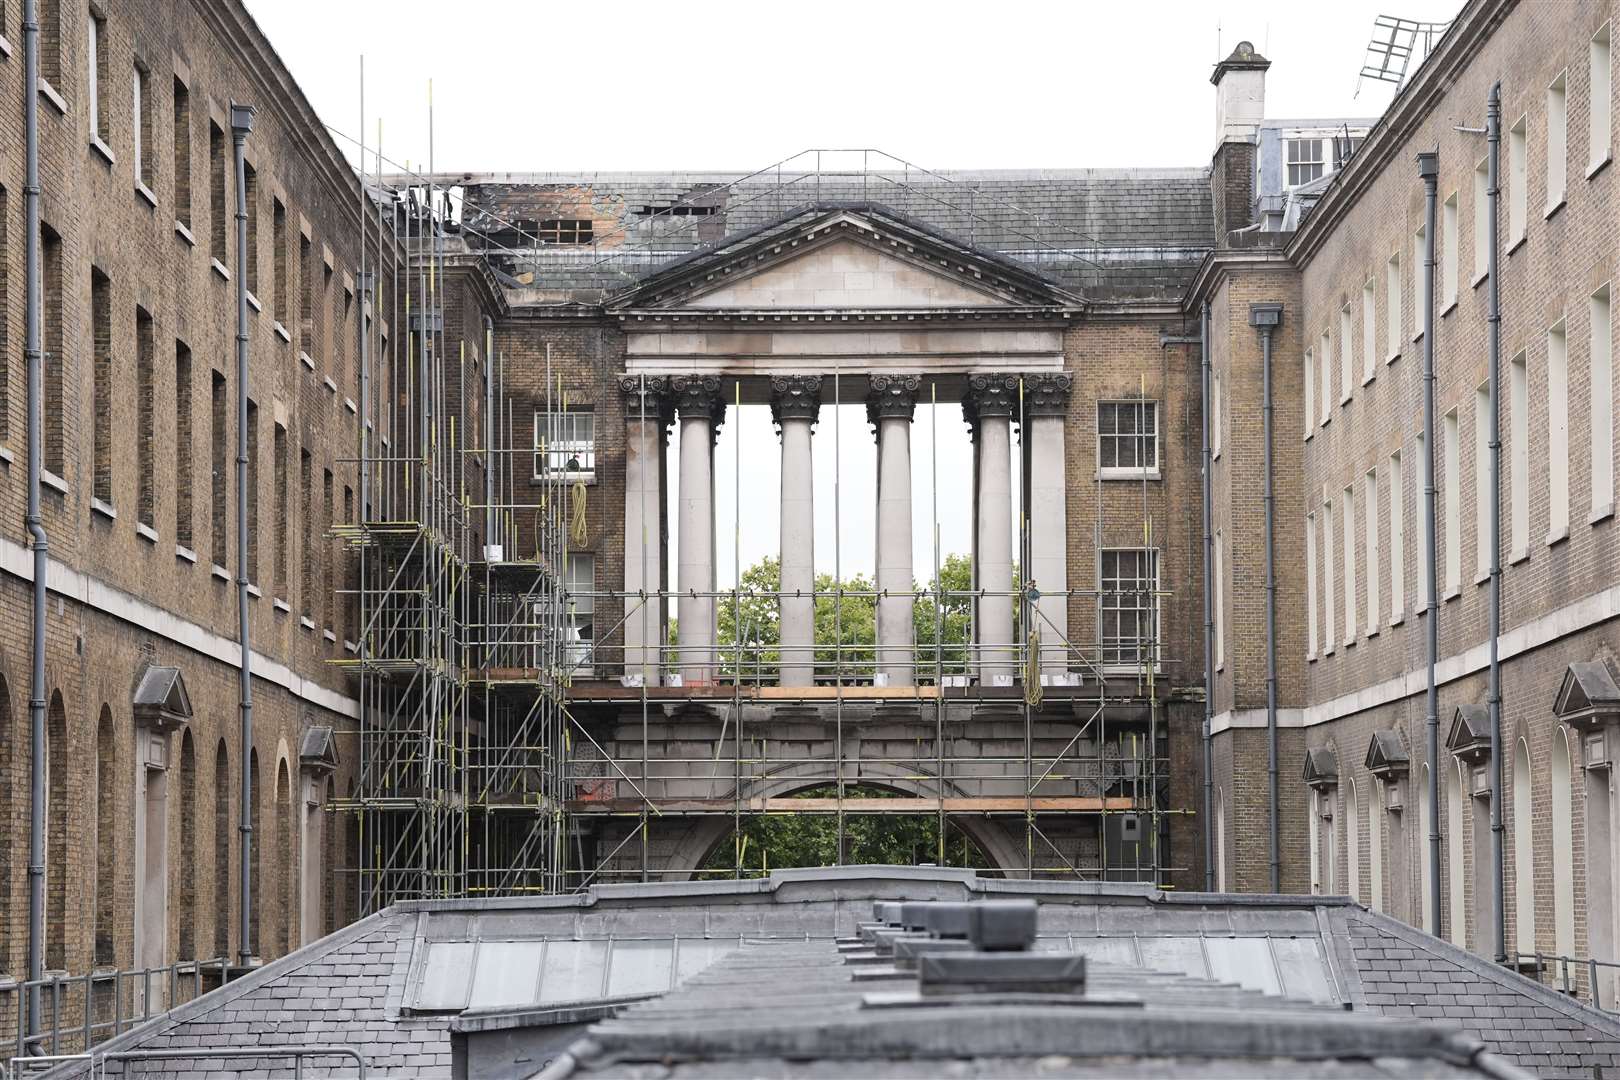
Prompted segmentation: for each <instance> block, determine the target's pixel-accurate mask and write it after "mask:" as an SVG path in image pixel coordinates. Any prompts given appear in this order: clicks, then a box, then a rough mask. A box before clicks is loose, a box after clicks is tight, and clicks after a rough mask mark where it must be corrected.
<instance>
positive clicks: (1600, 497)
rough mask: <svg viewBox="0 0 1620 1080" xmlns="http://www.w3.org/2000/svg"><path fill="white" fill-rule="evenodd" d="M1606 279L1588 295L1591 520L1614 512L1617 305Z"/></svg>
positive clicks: (1599, 518)
mask: <svg viewBox="0 0 1620 1080" xmlns="http://www.w3.org/2000/svg"><path fill="white" fill-rule="evenodd" d="M1613 295H1614V294H1613V292H1612V291H1611V290H1610V288H1609V285H1608V283H1607V282H1605V283H1604V284H1603V285H1602V286H1601V287H1600V288H1599V289H1598V290H1597V291H1596V292H1594V293H1593V294H1592V295H1591V296H1590V297H1588V298H1587V308H1588V311H1589V312H1590V322H1589V323H1588V326H1589V328H1590V329H1589V330H1588V334H1589V337H1588V339H1587V340H1588V344H1589V347H1588V352H1587V355H1588V356H1589V357H1590V358H1591V376H1590V378H1589V386H1590V390H1589V392H1588V394H1587V397H1588V399H1589V400H1590V403H1591V413H1592V415H1591V420H1590V428H1591V433H1592V473H1591V475H1592V503H1591V513H1590V515H1589V516H1588V518H1587V520H1588V522H1592V523H1595V522H1597V521H1600V520H1602V519H1603V518H1606V517H1608V516H1610V515H1611V514H1613V513H1614V305H1613V303H1612V298H1613Z"/></svg>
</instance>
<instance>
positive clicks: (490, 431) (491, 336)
mask: <svg viewBox="0 0 1620 1080" xmlns="http://www.w3.org/2000/svg"><path fill="white" fill-rule="evenodd" d="M494 543H495V320H494V319H492V318H490V317H489V316H488V315H485V316H484V558H486V559H487V558H489V547H490V545H492V544H494ZM503 556H504V553H503Z"/></svg>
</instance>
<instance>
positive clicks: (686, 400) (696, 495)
mask: <svg viewBox="0 0 1620 1080" xmlns="http://www.w3.org/2000/svg"><path fill="white" fill-rule="evenodd" d="M671 383H672V386H673V388H674V391H675V398H676V408H677V410H678V411H679V414H680V425H681V454H680V458H681V486H680V490H679V502H678V507H679V518H680V525H679V533H678V535H679V537H680V556H679V565H678V566H677V567H676V571H677V580H676V584H677V587H678V588H679V590H680V601H679V603H678V604H677V605H676V612H677V615H678V617H679V620H680V621H679V625H678V626H677V627H676V633H677V635H678V640H677V645H678V647H679V650H680V657H681V662H680V667H681V678H682V681H683V682H684V683H686V684H687V685H691V684H694V683H706V682H711V681H713V679H714V663H715V654H714V635H715V624H714V614H715V602H714V585H715V576H714V436H715V430H716V427H717V423H716V421H717V420H718V419H719V418H720V417H722V416H723V415H724V406H723V405H722V404H721V403H720V400H719V389H720V383H719V380H718V379H717V378H715V377H714V376H712V375H708V376H676V377H675V378H674V379H672V380H671Z"/></svg>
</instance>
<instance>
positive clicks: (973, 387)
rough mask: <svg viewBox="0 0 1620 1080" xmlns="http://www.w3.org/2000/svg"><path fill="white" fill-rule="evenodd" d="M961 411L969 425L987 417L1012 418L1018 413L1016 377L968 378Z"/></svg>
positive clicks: (983, 376)
mask: <svg viewBox="0 0 1620 1080" xmlns="http://www.w3.org/2000/svg"><path fill="white" fill-rule="evenodd" d="M962 411H963V412H964V413H965V414H967V416H968V423H970V424H976V423H977V422H978V421H979V420H981V419H984V418H987V417H994V416H1007V417H1010V416H1013V415H1014V414H1016V413H1017V412H1018V376H1017V375H973V376H970V377H969V378H968V392H967V397H966V398H965V399H964V401H963V409H962Z"/></svg>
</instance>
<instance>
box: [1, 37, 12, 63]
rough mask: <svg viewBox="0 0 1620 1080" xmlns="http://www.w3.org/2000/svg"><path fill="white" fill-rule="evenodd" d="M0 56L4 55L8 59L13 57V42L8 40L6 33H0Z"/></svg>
mask: <svg viewBox="0 0 1620 1080" xmlns="http://www.w3.org/2000/svg"><path fill="white" fill-rule="evenodd" d="M0 57H4V58H5V59H7V60H10V59H11V42H9V41H7V40H6V36H5V35H4V34H0Z"/></svg>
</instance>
